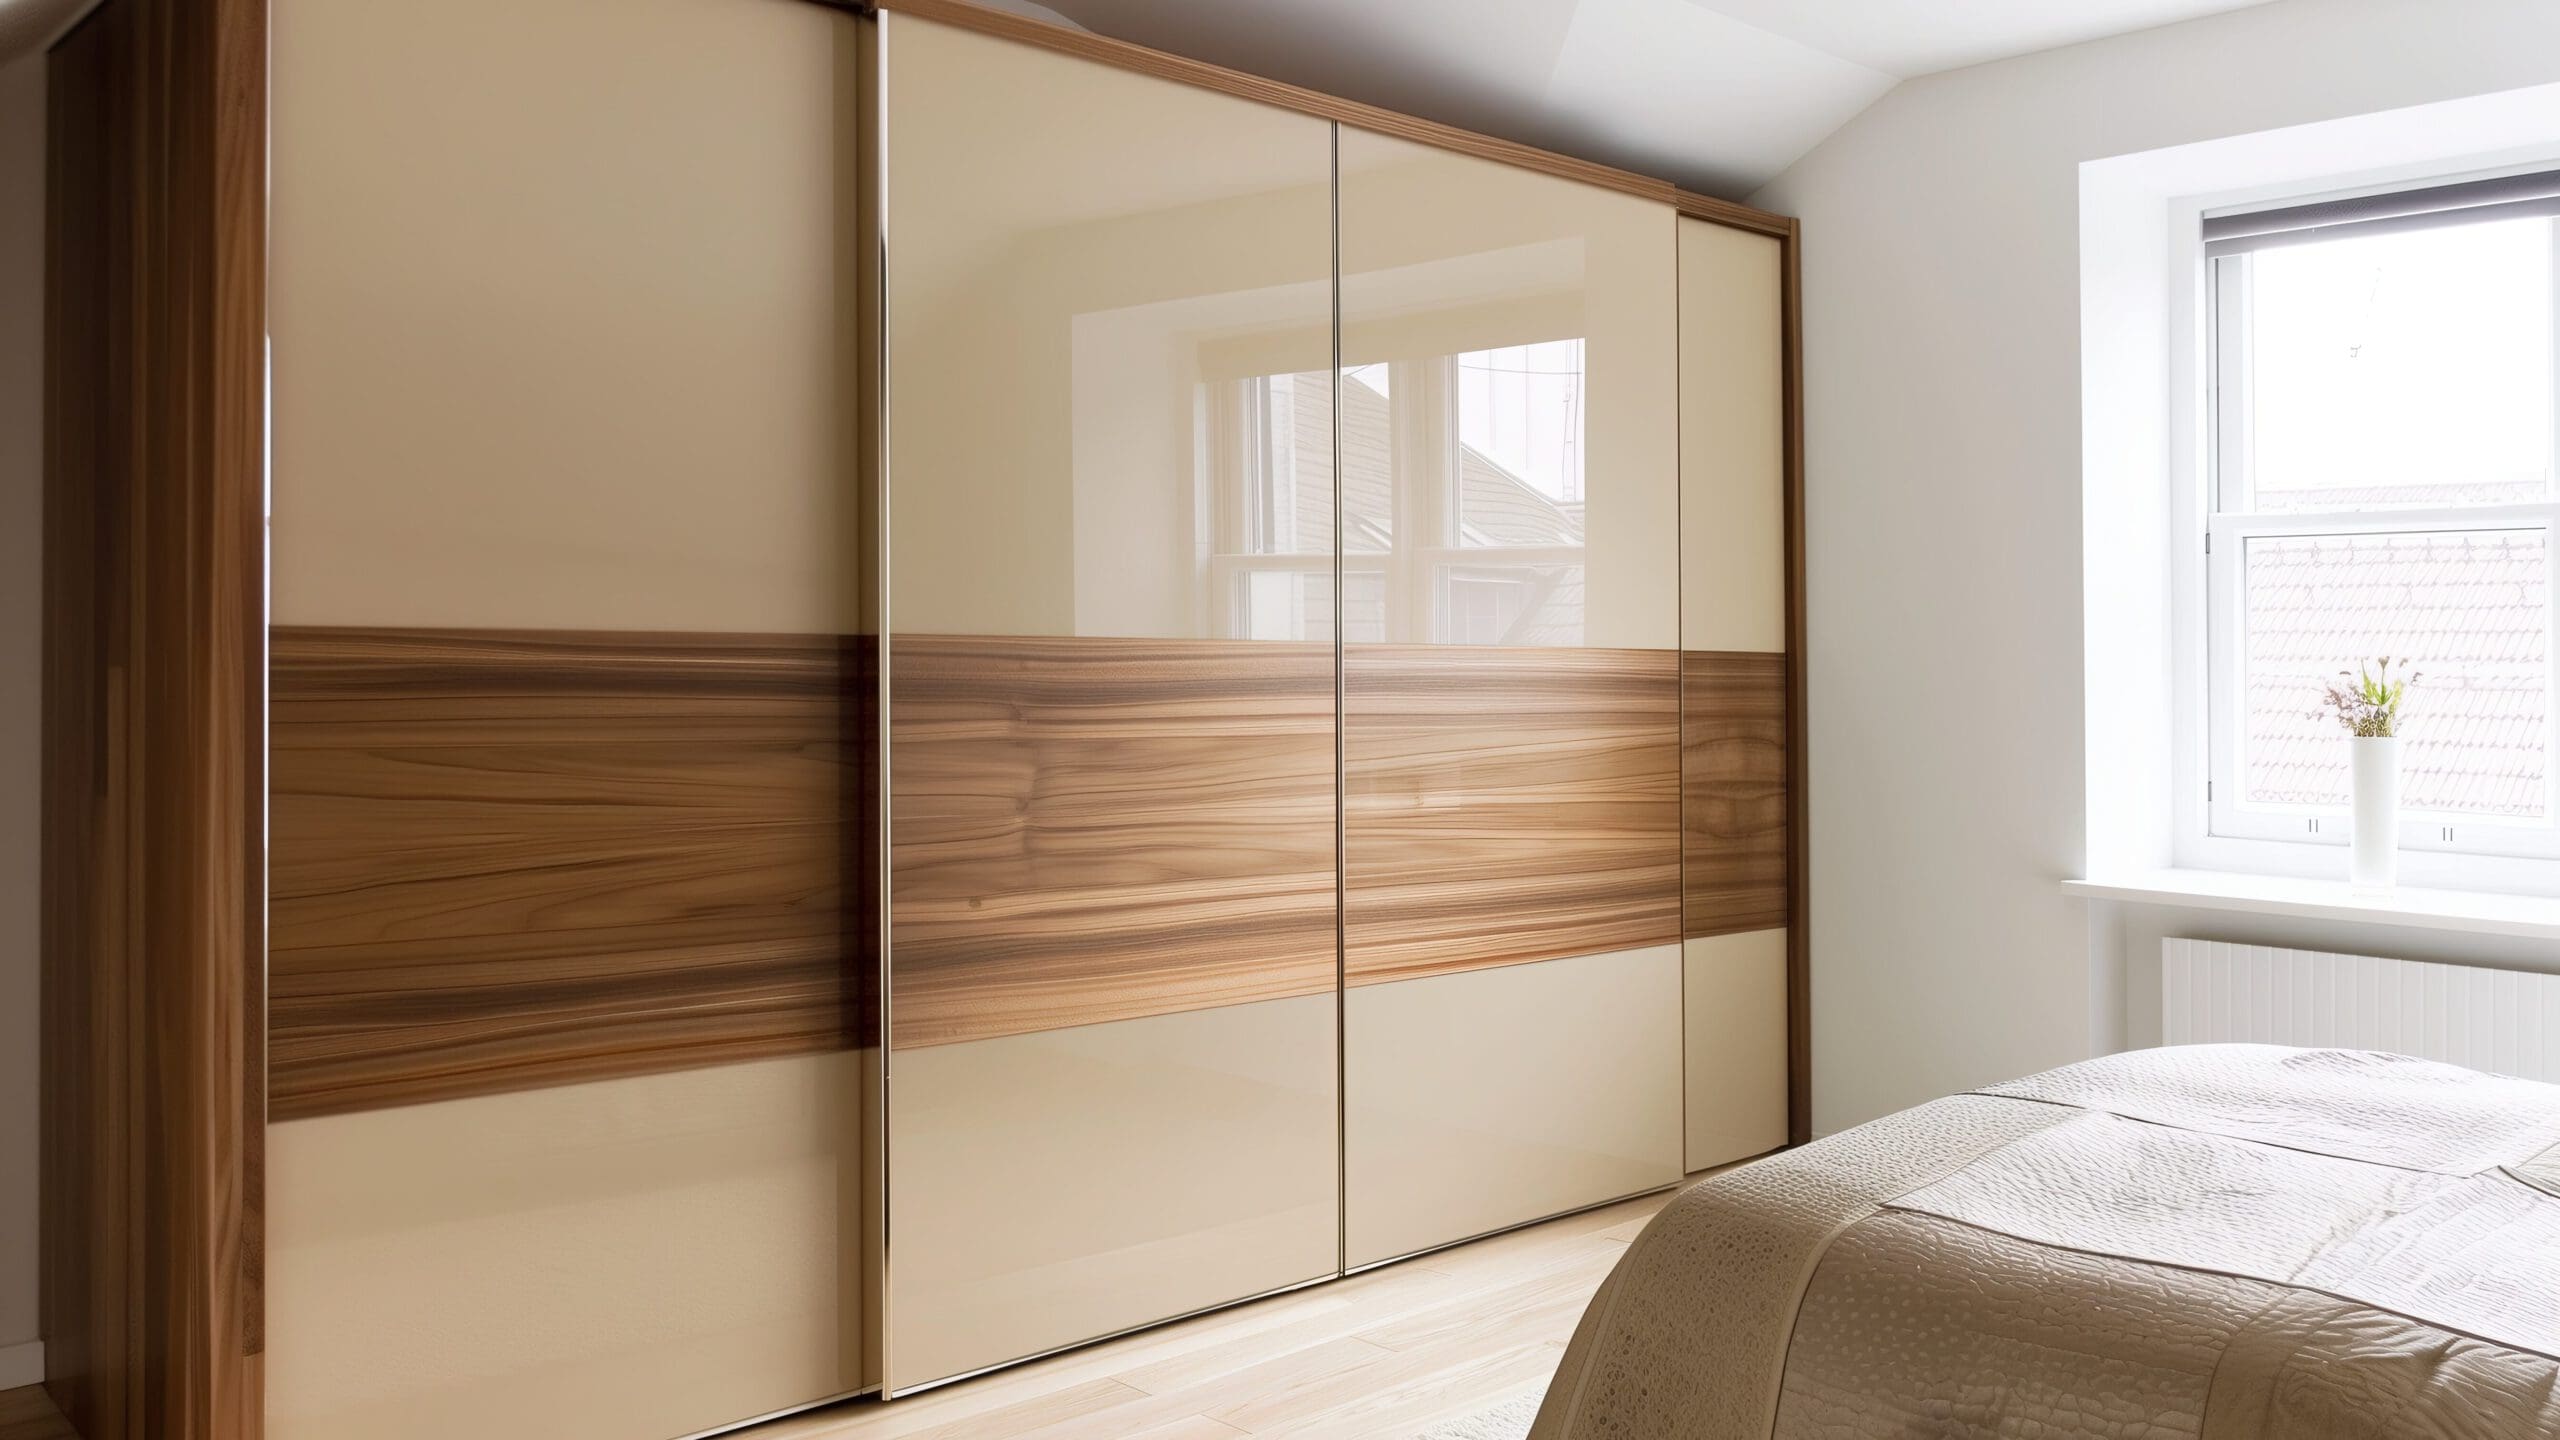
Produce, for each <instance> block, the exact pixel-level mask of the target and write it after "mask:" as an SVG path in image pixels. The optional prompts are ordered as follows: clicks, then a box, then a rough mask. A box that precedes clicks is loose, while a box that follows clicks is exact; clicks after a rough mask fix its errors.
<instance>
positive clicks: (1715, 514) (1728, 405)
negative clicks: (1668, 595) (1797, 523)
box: [1680, 219, 1787, 651]
mask: <svg viewBox="0 0 2560 1440" xmlns="http://www.w3.org/2000/svg"><path fill="white" fill-rule="evenodd" d="M1782 259H1783V248H1782V246H1781V245H1780V243H1779V241H1778V240H1777V239H1776V238H1774V237H1772V236H1768V235H1755V234H1752V233H1750V232H1748V231H1743V230H1734V229H1729V228H1727V227H1725V226H1722V225H1716V224H1711V223H1709V222H1707V221H1704V220H1688V219H1684V220H1682V221H1681V222H1680V644H1681V646H1682V648H1684V649H1689V650H1762V651H1776V650H1784V649H1786V648H1787V570H1786V563H1787V548H1786V541H1787V537H1786V381H1785V374H1786V351H1785V340H1784V339H1783V322H1782V313H1783V301H1782V298H1781V294H1780V274H1781V269H1780V267H1781V262H1782Z"/></svg>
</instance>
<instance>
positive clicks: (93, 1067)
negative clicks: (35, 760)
mask: <svg viewBox="0 0 2560 1440" xmlns="http://www.w3.org/2000/svg"><path fill="white" fill-rule="evenodd" d="M265 54H266V16H265V10H264V6H263V4H262V3H261V0H108V3H107V4H105V5H104V6H102V7H101V8H99V9H98V10H96V11H94V12H92V13H91V14H90V15H89V16H88V17H87V18H86V19H84V20H83V21H82V22H81V23H80V24H79V25H77V26H75V27H73V28H72V29H71V30H70V31H68V32H67V33H66V34H65V35H64V36H63V38H62V39H61V40H60V41H59V42H57V44H56V45H55V46H54V48H53V50H52V52H51V54H50V58H49V62H48V69H47V78H48V90H49V92H50V101H49V109H48V124H49V129H50V132H51V133H50V135H49V139H48V164H47V175H48V178H47V190H46V211H47V240H48V244H47V253H48V270H47V278H46V311H47V316H46V335H47V345H46V366H45V391H46V397H45V415H46V425H45V428H46V459H45V468H46V475H45V488H46V510H47V527H46V555H45V603H46V626H45V632H46V633H45V649H46V655H45V677H46V693H45V734H44V742H43V743H44V749H45V758H46V764H45V771H46V776H45V778H46V796H45V805H44V812H45V813H44V848H43V853H44V855H45V857H46V867H45V868H46V874H45V882H44V917H43V929H44V962H43V963H44V980H45V1005H46V1015H45V1040H44V1057H43V1065H44V1074H45V1097H44V1103H45V1111H46V1114H45V1128H44V1142H45V1159H44V1173H43V1198H42V1209H43V1224H44V1228H45V1247H44V1250H45V1262H44V1264H45V1268H44V1281H43V1291H44V1294H43V1302H42V1308H43V1311H44V1315H43V1320H44V1328H45V1338H46V1341H47V1356H46V1361H47V1364H46V1369H47V1372H48V1373H47V1377H46V1383H47V1388H48V1390H49V1391H51V1393H52V1394H53V1395H54V1397H55V1399H56V1400H57V1402H58V1403H59V1404H60V1405H61V1407H62V1409H63V1410H64V1412H65V1413H66V1414H67V1415H68V1417H69V1418H70V1419H71V1421H72V1422H73V1424H74V1425H76V1426H77V1427H78V1428H79V1430H80V1431H81V1433H82V1434H84V1435H87V1436H88V1437H90V1440H246V1437H252V1436H255V1435H257V1434H258V1433H259V1431H260V1429H261V1427H262V1420H263V1415H262V1412H263V1398H262V1389H261V1383H260V1375H261V1369H260V1362H259V1359H258V1352H259V1351H260V1350H261V1349H262V1347H263V1333H262V1325H261V1317H260V1299H259V1291H260V1283H261V1269H260V1267H261V1262H262V1254H261V1246H260V1240H259V1236H260V1213H259V1212H260V1203H261V1194H262V1164H263V1161H262V1158H261V1157H262V1154H263V1148H262V1135H263V1128H264V1116H263V1114H262V1113H261V1110H260V1106H261V1096H260V1091H259V1084H258V1075H259V1068H260V1066H259V1053H260V1051H259V1046H260V1038H261V1035H262V1031H263V1018H264V1013H263V1012H264V1001H263V994H262V991H261V989H260V986H261V979H262V975H263V966H262V965H261V964H260V963H259V944H260V933H259V911H260V905H261V903H262V899H263V894H264V878H263V875H262V874H261V872H260V865H259V858H258V857H259V854H260V849H259V839H260V836H261V832H262V830H263V823H262V815H261V807H260V803H259V796H260V794H261V790H262V787H261V784H260V756H259V752H258V744H257V737H258V734H259V728H260V727H259V719H260V716H259V710H260V704H261V701H260V697H261V694H262V691H263V686H262V683H261V669H262V646H261V640H260V637H261V634H262V628H261V627H262V625H263V615H262V614H261V610H260V606H261V602H262V595H263V583H264V574H265V565H264V543H265V530H264V527H265V517H264V506H263V490H264V486H263V464H264V423H265V417H264V414H263V395H264V361H265V356H264V342H265V320H266V317H265V293H264V275H265V263H266V262H265V232H264V215H265V174H264V165H265V133H266V108H265V97H266V77H265Z"/></svg>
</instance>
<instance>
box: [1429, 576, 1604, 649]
mask: <svg viewBox="0 0 2560 1440" xmlns="http://www.w3.org/2000/svg"><path fill="white" fill-rule="evenodd" d="M1440 606H1441V615H1442V617H1443V618H1442V629H1443V633H1442V634H1441V635H1440V636H1439V637H1438V638H1439V639H1440V640H1442V641H1444V642H1446V643H1448V644H1451V645H1561V646H1576V645H1580V644H1581V643H1582V642H1583V624H1582V611H1583V572H1582V566H1580V565H1579V564H1573V563H1550V564H1530V563H1522V564H1515V565H1500V564H1490V563H1476V562H1475V561H1473V560H1472V559H1471V560H1470V562H1469V563H1468V564H1466V565H1463V566H1443V567H1441V570H1440Z"/></svg>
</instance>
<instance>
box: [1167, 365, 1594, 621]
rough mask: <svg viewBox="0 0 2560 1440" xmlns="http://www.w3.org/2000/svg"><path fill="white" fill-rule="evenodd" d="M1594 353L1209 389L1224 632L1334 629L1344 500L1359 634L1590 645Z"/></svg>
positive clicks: (1368, 370) (1218, 597)
mask: <svg viewBox="0 0 2560 1440" xmlns="http://www.w3.org/2000/svg"><path fill="white" fill-rule="evenodd" d="M1583 348H1584V347H1583V341H1582V340H1581V339H1580V338H1579V337H1569V338H1564V339H1552V340H1541V341H1535V342H1530V343H1524V344H1519V345H1508V346H1502V347H1498V348H1493V349H1484V350H1467V351H1462V352H1460V353H1456V354H1425V355H1420V356H1413V357H1409V358H1399V359H1394V360H1379V361H1368V362H1362V363H1355V364H1351V365H1347V366H1345V367H1344V368H1343V370H1342V373H1341V375H1340V377H1339V379H1338V380H1337V379H1336V377H1334V376H1331V375H1328V374H1326V373H1325V372H1322V371H1316V372H1311V373H1297V374H1280V375H1255V376H1248V377H1245V378H1242V379H1237V380H1224V381H1216V382H1211V383H1208V384H1206V385H1204V387H1203V393H1204V396H1205V402H1206V404H1207V405H1208V407H1209V411H1208V415H1207V422H1208V434H1209V437H1210V443H1209V446H1208V455H1207V456H1206V457H1205V458H1206V460H1207V463H1208V471H1207V473H1208V477H1209V487H1210V491H1211V495H1212V498H1211V501H1210V504H1209V507H1208V508H1209V517H1210V543H1209V546H1208V551H1207V576H1208V586H1209V597H1210V598H1209V603H1210V606H1211V608H1212V612H1213V624H1214V625H1215V627H1216V633H1218V634H1221V635H1228V636H1233V637H1236V638H1242V639H1256V640H1321V639H1327V638H1330V637H1331V636H1332V634H1333V623H1334V620H1333V609H1332V605H1333V595H1334V591H1333V572H1334V553H1333V552H1334V523H1333V521H1334V512H1335V508H1336V506H1337V505H1338V506H1339V508H1340V512H1341V521H1342V523H1341V530H1342V544H1341V551H1342V554H1341V570H1342V586H1341V596H1342V638H1343V639H1344V640H1345V641H1348V642H1351V643H1354V644H1359V643H1363V642H1376V641H1382V640H1395V641H1435V642H1443V643H1449V644H1459V645H1579V644H1581V643H1582V641H1583V636H1584V623H1583V612H1584V608H1585V606H1584V593H1583V591H1584V571H1583V507H1584V499H1583V494H1584V492H1583V464H1582V457H1583V440H1584V416H1583V376H1584V365H1583ZM1337 408H1338V409H1339V411H1340V423H1339V430H1340V444H1341V457H1342V466H1341V470H1342V473H1341V485H1340V489H1339V492H1338V493H1337V491H1336V488H1335V475H1334V450H1333V446H1334V444H1335V431H1336V428H1337V427H1336V419H1335V412H1336V410H1337Z"/></svg>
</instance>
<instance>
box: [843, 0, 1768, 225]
mask: <svg viewBox="0 0 2560 1440" xmlns="http://www.w3.org/2000/svg"><path fill="white" fill-rule="evenodd" d="M878 8H880V9H882V10H887V11H890V12H893V13H895V14H900V15H911V16H914V17H915V18H917V19H919V20H931V21H934V22H936V23H938V24H943V25H952V26H957V27H959V28H962V29H967V30H975V31H977V32H979V33H980V34H985V35H995V36H1000V37H1002V38H1004V39H1007V40H1014V41H1019V42H1021V43H1023V44H1026V45H1037V46H1039V47H1040V48H1042V49H1044V50H1054V51H1057V52H1058V53H1060V54H1064V55H1073V56H1076V57H1078V58H1079V59H1084V60H1091V61H1095V62H1098V63H1100V64H1104V65H1111V66H1116V67H1118V68H1119V69H1123V70H1132V71H1135V72H1137V73H1139V74H1141V75H1152V76H1155V77H1156V78H1157V79H1159V80H1171V81H1174V82H1176V83H1178V84H1183V85H1191V86H1196V87H1198V88H1200V89H1203V90H1216V91H1219V92H1221V93H1223V94H1228V95H1236V96H1241V97H1243V98H1244V99H1247V100H1256V101H1260V102H1261V103H1263V104H1265V105H1276V106H1278V107H1280V108H1281V109H1284V110H1295V111H1297V112H1299V113H1300V114H1305V115H1314V116H1317V117H1319V118H1321V119H1326V120H1333V121H1338V122H1340V123H1341V124H1344V125H1356V126H1358V127H1360V128H1361V129H1363V130H1373V131H1376V132H1377V133H1379V134H1381V135H1394V136H1398V137H1401V138H1403V139H1406V140H1413V141H1417V142H1419V143H1421V144H1424V145H1434V146H1437V147H1439V148H1440V149H1443V150H1454V151H1456V152H1458V153H1459V154H1462V155H1474V156H1478V157H1481V158H1483V159H1486V160H1494V161H1499V162H1500V163H1502V164H1505V165H1511V166H1515V167H1517V168H1519V169H1522V170H1535V171H1537V172H1539V173H1541V174H1546V175H1555V176H1559V177H1561V178H1563V179H1566V180H1575V181H1579V182H1581V183H1583V184H1585V185H1597V186H1600V187H1601V188H1603V189H1607V190H1615V191H1618V192H1620V193H1621V194H1627V195H1634V196H1637V197H1639V198H1641V199H1646V200H1657V201H1660V202H1662V203H1663V204H1666V205H1672V206H1675V207H1677V208H1678V210H1679V212H1680V213H1681V214H1683V215H1690V216H1694V217H1696V218H1698V219H1701V220H1711V221H1714V222H1715V223H1717V224H1719V225H1731V226H1734V227H1735V228H1737V229H1742V230H1751V231H1756V232H1758V233H1760V234H1763V235H1792V234H1793V233H1794V227H1795V222H1794V221H1793V220H1791V219H1789V218H1788V217H1786V216H1783V215H1773V214H1770V213H1769V212H1768V211H1765V210H1755V209H1753V208H1751V207H1750V206H1748V205H1742V204H1737V203H1736V202H1734V201H1731V200H1722V199H1718V198H1716V197H1715V196H1712V195H1699V194H1695V193H1693V192H1690V191H1686V190H1682V189H1680V188H1678V187H1677V186H1675V185H1673V184H1672V183H1671V182H1670V181H1668V180H1657V179H1654V178H1653V177H1651V176H1649V175H1638V174H1636V173H1635V172H1633V171H1630V170H1620V169H1618V168H1616V167H1614V166H1610V165H1603V164H1600V163H1598V162H1597V161H1592V160H1583V159H1578V158H1576V157H1574V156H1571V155H1559V154H1557V153H1556V152H1554V151H1552V150H1541V149H1539V148H1537V147H1536V146H1534V145H1523V144H1521V143H1520V142H1518V141H1516V140H1504V139H1501V138H1499V137H1497V136H1492V135H1480V134H1477V133H1476V132H1474V131H1472V130H1461V129H1459V128H1457V127H1456V126H1454V125H1444V124H1441V123H1440V122H1439V121H1436V120H1424V119H1421V118H1419V117H1417V116H1412V115H1406V114H1403V113H1401V112H1399V111H1394V110H1389V109H1386V108H1384V107H1383V106H1377V105H1369V104H1364V103H1362V102H1360V101H1357V100H1345V99H1343V98H1342V97H1340V96H1338V95H1327V94H1325V93H1324V92H1323V91H1321V90H1310V89H1308V88H1306V87H1305V86H1303V85H1291V84H1288V83H1287V82H1285V81H1280V80H1271V79H1266V78H1264V77H1263V76H1260V75H1252V74H1248V73H1246V72H1244V71H1241V70H1230V69H1228V68H1227V67H1225V66H1223V65H1212V64H1209V63H1208V62H1207V61H1203V60H1193V59H1190V58H1188V57H1186V56H1181V55H1173V54H1168V53H1166V52H1165V51H1162V50H1152V49H1149V48H1148V47H1146V46H1144V45H1136V44H1132V43H1130V42H1129V41H1126V40H1114V39H1112V38H1110V37H1109V36H1105V35H1096V34H1093V33H1092V32H1090V31H1085V30H1073V29H1069V28H1067V27H1066V26H1063V25H1056V24H1052V23H1050V22H1048V21H1045V20H1038V19H1034V18H1032V17H1030V16H1027V15H1019V14H1015V13H1013V12H1011V11H1005V10H996V9H991V8H988V7H987V6H983V5H978V4H973V3H970V0H881V3H880V4H879V7H878Z"/></svg>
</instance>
